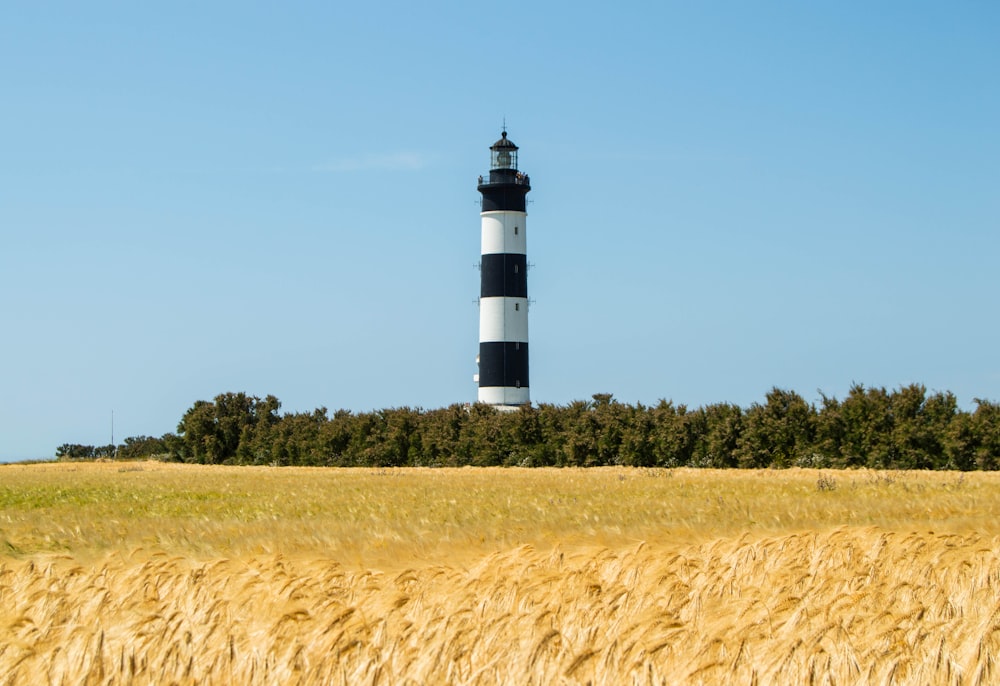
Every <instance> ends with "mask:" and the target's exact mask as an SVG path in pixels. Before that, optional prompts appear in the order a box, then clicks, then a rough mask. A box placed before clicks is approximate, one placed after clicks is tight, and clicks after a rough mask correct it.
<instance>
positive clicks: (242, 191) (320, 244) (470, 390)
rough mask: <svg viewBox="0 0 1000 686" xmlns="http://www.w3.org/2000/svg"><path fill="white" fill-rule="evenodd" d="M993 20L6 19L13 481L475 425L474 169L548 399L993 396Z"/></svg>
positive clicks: (996, 46)
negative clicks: (255, 427)
mask: <svg viewBox="0 0 1000 686" xmlns="http://www.w3.org/2000/svg"><path fill="white" fill-rule="evenodd" d="M998 36H1000V4H998V3H996V2H993V1H979V2H977V1H969V2H920V1H912V0H906V1H887V2H867V1H866V2H861V1H858V2H853V1H837V2H832V1H831V2H808V3H807V2H799V1H798V0H796V1H788V2H742V1H741V2H648V3H647V2H643V3H634V2H622V3H589V2H538V1H536V2H509V3H477V2H465V1H463V2H452V3H441V2H433V1H431V2H424V3H411V2H375V3H361V2H342V3H341V2H328V1H324V2H285V3H256V2H246V1H245V0H241V1H240V2H199V3H194V2H172V3H153V2H124V1H122V2H101V1H99V0H95V1H94V2H87V3H79V2H34V1H31V2H20V1H14V2H6V3H4V6H3V8H2V10H0V86H2V90H0V93H2V95H0V326H2V328H0V458H2V459H8V460H10V459H25V458H36V457H45V456H51V455H52V454H53V453H54V451H55V449H56V447H57V446H58V445H60V444H62V443H67V442H71V443H84V444H106V443H108V442H109V441H110V430H111V415H112V412H113V413H114V418H115V419H114V422H115V424H114V430H115V439H116V441H118V442H120V441H121V440H122V439H124V438H125V437H126V436H137V435H154V436H159V435H161V434H163V433H166V432H169V431H174V430H175V429H176V426H177V422H178V420H179V419H180V418H181V416H182V415H183V413H184V412H185V411H186V410H187V409H188V408H189V407H190V406H191V405H192V404H193V403H194V401H196V400H199V399H205V400H210V399H211V398H213V397H214V396H215V395H217V394H219V393H223V392H227V391H245V392H247V393H250V394H254V395H259V396H263V395H266V394H269V393H270V394H274V395H276V396H278V398H279V399H280V400H281V401H282V403H283V410H284V411H311V410H312V409H314V408H316V407H320V406H325V407H327V408H329V409H330V410H331V411H332V410H334V409H337V408H347V409H351V410H354V411H368V410H373V409H379V408H384V407H400V406H411V407H422V408H426V409H430V408H437V407H443V406H446V405H449V404H451V403H456V402H469V401H473V400H474V399H475V397H476V387H475V384H474V383H473V381H472V375H473V374H474V373H475V371H476V366H475V356H476V353H477V349H478V310H477V306H476V297H477V295H478V292H479V273H478V272H477V271H476V269H475V268H474V265H475V263H476V262H477V261H478V259H479V227H480V219H479V208H478V204H477V202H478V197H479V196H478V193H477V192H476V178H477V176H478V175H479V174H482V173H485V172H486V171H487V169H488V165H489V150H488V147H489V145H490V144H491V143H493V142H494V141H495V140H496V139H497V138H498V137H499V134H500V128H501V124H502V122H503V121H504V119H505V118H506V123H507V129H508V132H509V136H510V138H511V139H512V140H513V141H514V142H515V143H517V145H518V146H520V157H519V162H520V167H521V169H522V170H523V171H526V172H527V173H528V174H530V175H531V181H532V188H533V190H532V192H531V194H530V195H529V196H528V197H529V199H530V200H531V201H532V202H531V204H530V205H529V207H528V212H529V217H528V225H527V226H528V228H527V236H528V260H529V262H531V263H532V264H534V267H533V268H532V270H531V272H530V274H529V278H528V288H529V295H530V296H531V298H532V299H533V300H534V303H533V304H532V307H531V315H530V330H531V393H532V399H533V400H534V401H536V402H548V403H556V404H565V403H568V402H570V401H572V400H574V399H589V398H590V396H591V395H592V394H594V393H598V392H608V393H613V394H614V395H615V397H616V398H618V399H620V400H622V401H625V402H632V403H634V402H642V403H646V404H654V403H656V402H657V401H658V400H659V399H661V398H666V399H672V400H673V401H674V402H676V403H684V404H687V405H688V406H691V407H697V406H701V405H706V404H709V403H714V402H723V401H726V402H733V403H737V404H739V405H741V406H743V407H747V406H749V405H750V404H751V403H754V402H763V400H764V395H765V394H766V393H767V391H768V390H769V389H770V388H771V387H773V386H778V387H780V388H785V389H790V390H795V391H797V392H799V393H801V394H802V395H803V396H804V397H805V398H806V399H807V400H809V401H818V400H819V397H820V395H819V391H822V392H823V393H825V394H826V395H834V396H837V397H841V398H842V397H844V396H845V395H846V393H847V391H848V389H849V388H850V386H851V384H852V382H857V383H861V384H864V385H866V386H885V387H887V388H896V387H898V386H900V385H904V384H908V383H912V382H919V383H923V384H925V385H926V386H927V387H928V389H929V390H932V391H934V390H947V391H952V392H954V393H955V394H956V395H957V396H958V399H959V403H960V405H961V406H962V407H964V408H969V407H971V406H972V402H973V398H977V397H979V398H987V399H991V400H994V401H995V400H998V399H1000V317H998V312H997V298H998V295H1000V274H998V269H997V258H998V255H1000V87H998V84H1000V40H998Z"/></svg>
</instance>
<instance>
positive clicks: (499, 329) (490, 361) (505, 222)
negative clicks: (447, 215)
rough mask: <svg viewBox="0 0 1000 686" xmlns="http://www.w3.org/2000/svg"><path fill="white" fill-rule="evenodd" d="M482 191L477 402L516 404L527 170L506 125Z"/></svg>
mask: <svg viewBox="0 0 1000 686" xmlns="http://www.w3.org/2000/svg"><path fill="white" fill-rule="evenodd" d="M490 151H491V155H490V175H489V178H488V179H484V178H483V177H482V176H480V177H479V192H480V193H482V196H483V198H482V212H481V214H480V216H481V217H482V261H481V262H480V271H481V273H482V275H481V276H482V283H481V286H480V291H479V357H478V362H479V374H477V375H476V378H477V380H478V381H479V402H481V403H486V404H488V405H493V406H495V407H498V408H501V409H504V408H511V409H513V408H516V407H520V406H522V405H527V404H529V403H530V402H531V398H530V396H529V393H528V386H529V384H528V274H527V272H528V263H527V240H526V233H527V232H526V230H525V229H526V226H525V223H526V222H525V219H526V218H527V216H528V213H527V212H526V211H525V195H527V193H528V191H530V190H531V185H530V183H529V180H528V175H527V174H523V173H521V172H520V171H519V170H518V168H517V146H516V145H514V143H513V142H512V141H511V140H510V139H508V138H507V130H506V128H504V130H503V133H502V134H501V136H500V140H498V141H497V142H496V143H494V144H493V145H492V146H490Z"/></svg>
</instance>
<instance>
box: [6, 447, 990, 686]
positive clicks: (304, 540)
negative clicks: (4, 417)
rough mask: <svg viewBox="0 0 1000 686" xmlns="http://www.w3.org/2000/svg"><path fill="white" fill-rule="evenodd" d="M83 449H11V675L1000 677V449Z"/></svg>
mask: <svg viewBox="0 0 1000 686" xmlns="http://www.w3.org/2000/svg"><path fill="white" fill-rule="evenodd" d="M72 467H74V468H76V471H72V472H71V471H68V470H69V468H70V467H67V466H51V467H50V466H38V467H35V468H32V469H29V468H20V469H19V470H11V471H8V469H7V468H4V469H0V479H2V482H0V498H5V500H4V501H3V502H4V509H3V511H2V513H0V539H2V540H4V541H7V542H8V544H9V545H8V548H9V552H8V554H7V555H6V556H4V557H0V683H4V684H8V683H9V684H22V683H23V684H29V683H30V684H35V683H51V684H63V683H65V684H77V683H93V684H126V683H128V684H147V683H148V684H154V683H155V684H159V683H179V684H195V683H197V684H297V683H298V684H312V683H319V684H408V683H411V684H431V683H435V684H437V683H442V684H444V683H453V684H493V683H500V684H508V683H509V684H560V683H567V684H577V683H588V682H589V683H595V684H678V683H690V684H700V683H705V684H717V683H747V684H749V683H789V684H792V683H794V684H799V683H830V684H834V683H850V684H853V683H886V684H888V683H894V684H895V683H913V684H931V683H935V684H936V683H943V684H985V683H995V682H997V681H998V679H1000V674H998V671H997V665H996V659H997V656H998V655H1000V559H998V557H1000V532H998V531H997V527H998V526H1000V524H998V523H997V521H998V520H997V517H995V516H993V515H994V514H995V513H993V511H992V508H996V507H997V505H996V501H997V500H998V499H997V498H996V496H997V487H998V481H997V479H996V478H995V477H994V476H993V475H970V476H966V477H964V478H963V477H960V476H959V475H956V474H893V475H886V474H875V473H867V472H856V473H843V474H840V473H829V474H827V476H828V477H830V476H831V474H832V477H831V478H834V479H836V481H837V482H838V483H837V487H836V489H835V490H834V491H832V492H830V491H821V490H820V489H818V488H817V487H816V482H817V478H818V473H816V472H808V471H799V470H795V471H791V472H733V473H726V472H691V471H680V470H679V471H677V472H674V473H672V475H670V476H668V475H667V473H662V472H650V473H647V472H640V471H630V470H598V471H594V472H585V471H580V470H570V471H565V472H560V471H557V470H552V471H549V470H546V471H540V472H526V471H523V470H513V471H503V470H485V471H482V470H451V471H450V473H444V474H442V473H438V472H435V471H433V470H413V471H405V472H396V474H398V476H395V477H392V476H391V475H392V474H393V473H392V472H390V473H389V474H386V473H382V472H370V471H368V472H365V471H361V470H358V471H351V472H340V471H336V470H301V471H296V470H293V471H285V470H259V471H247V472H243V471H240V470H228V469H218V470H210V469H203V468H198V469H191V468H184V467H178V466H167V465H154V464H147V465H143V466H142V469H143V470H144V471H142V472H118V471H116V470H117V469H120V468H121V467H113V466H108V465H95V466H85V465H79V466H76V465H73V466H72ZM960 479H961V480H960ZM279 486H280V487H282V488H286V489H289V490H293V491H295V492H296V493H297V497H296V499H295V502H294V503H289V502H288V501H287V500H285V499H281V498H279V499H278V500H274V495H275V493H276V491H274V490H271V489H275V488H277V487H279ZM53 489H54V490H53ZM227 489H228V490H227ZM52 492H55V493H61V494H62V496H61V497H62V498H64V499H65V500H66V501H67V503H70V502H75V503H76V504H75V509H74V508H73V507H68V506H65V505H64V504H60V503H59V502H58V498H56V499H53V498H52V497H51V493H52ZM227 492H228V493H230V494H231V495H228V496H227V495H225V494H226V493H227ZM206 493H219V494H223V495H219V496H218V497H216V498H215V499H214V500H213V499H212V498H206V497H203V496H204V495H205V494H206ZM324 493H325V496H324ZM101 494H104V498H103V499H102V498H101V497H99V496H100V495H101ZM130 494H136V495H138V496H139V500H138V501H133V499H132V498H131V495H130ZM452 501H454V503H453V504H452ZM131 502H136V503H142V504H136V505H133V506H131V507H132V510H133V511H132V513H131V514H129V513H128V507H130V505H128V503H131ZM442 502H444V503H446V506H441V505H440V504H441V503H442ZM352 508H353V509H352ZM463 508H464V509H463ZM574 508H575V509H574ZM248 512H249V513H255V512H269V513H270V514H269V517H270V519H267V518H265V517H256V516H246V514H247V513H248ZM155 513H158V514H155ZM210 513H214V515H215V516H216V519H213V518H212V517H211V516H210ZM338 515H339V516H341V517H343V519H344V520H345V521H346V522H347V523H346V524H343V525H337V524H336V518H337V516H338ZM46 516H47V517H48V519H47V520H46ZM157 516H158V517H159V520H158V519H157ZM98 517H104V518H110V519H113V520H114V522H115V523H113V524H112V523H110V522H108V521H100V522H99V521H94V519H95V518H98ZM651 517H652V518H654V519H653V521H646V519H647V518H651ZM46 521H48V526H49V527H50V529H51V532H52V533H48V532H47V531H46V526H47V525H46ZM533 521H534V522H536V526H534V527H532V526H531V524H532V522H533ZM931 524H934V526H933V527H932V526H930V525H931ZM149 526H152V527H154V528H156V527H158V528H156V530H155V531H146V530H145V527H149ZM269 526H274V530H273V531H271V532H269V529H268V527H269ZM351 527H354V528H355V529H356V530H355V531H352V530H351ZM507 527H510V528H511V529H512V530H513V531H515V532H518V531H519V533H511V532H510V531H507V530H506V528H507ZM241 528H242V529H245V531H246V537H245V538H244V537H241ZM77 529H78V530H79V533H77ZM111 531H115V532H118V534H119V535H120V536H121V537H122V541H123V543H122V544H119V545H115V544H114V543H113V542H112V541H108V540H105V539H104V538H102V536H104V535H107V532H111ZM102 532H103V533H102ZM47 533H48V536H49V538H48V539H46V534H47ZM88 536H94V538H93V539H88V538H87V537H88ZM145 537H150V538H148V539H147V538H145ZM366 537H373V538H375V539H377V541H378V544H377V545H376V544H375V542H374V541H367V540H365V538H366ZM410 537H413V538H412V539H411V538H410ZM637 539H641V540H642V541H644V542H638V540H637ZM227 541H229V542H231V543H232V545H231V548H230V549H229V550H226V545H227ZM595 541H596V542H597V543H598V544H597V545H595V544H594V542H595ZM60 548H62V549H64V550H66V552H65V553H64V554H59V553H56V552H53V550H58V549H60ZM376 562H378V563H379V564H376ZM383 563H384V564H383Z"/></svg>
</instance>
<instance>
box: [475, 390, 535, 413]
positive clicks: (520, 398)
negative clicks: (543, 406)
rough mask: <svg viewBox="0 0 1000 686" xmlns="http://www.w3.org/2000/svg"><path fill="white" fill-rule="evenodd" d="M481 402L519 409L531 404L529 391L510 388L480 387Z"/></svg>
mask: <svg viewBox="0 0 1000 686" xmlns="http://www.w3.org/2000/svg"><path fill="white" fill-rule="evenodd" d="M479 402H481V403H485V404H486V405H494V406H497V407H503V406H510V407H511V408H512V409H517V408H519V407H521V406H522V405H528V404H530V403H531V396H530V394H529V393H528V389H527V388H524V387H521V388H512V387H510V386H480V387H479Z"/></svg>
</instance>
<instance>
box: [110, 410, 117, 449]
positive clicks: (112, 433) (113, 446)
mask: <svg viewBox="0 0 1000 686" xmlns="http://www.w3.org/2000/svg"><path fill="white" fill-rule="evenodd" d="M117 452H118V451H117V450H115V411H114V410H111V455H112V456H114V454H115V453H117Z"/></svg>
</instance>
